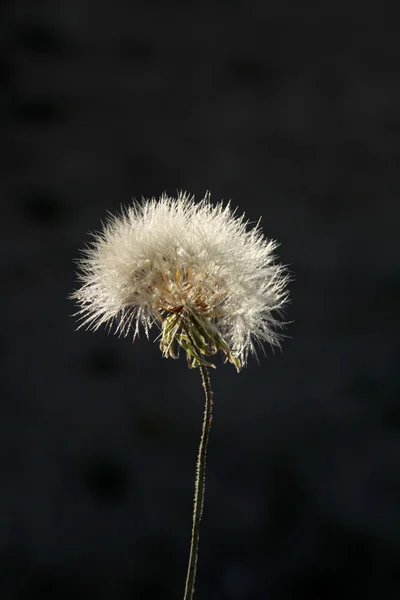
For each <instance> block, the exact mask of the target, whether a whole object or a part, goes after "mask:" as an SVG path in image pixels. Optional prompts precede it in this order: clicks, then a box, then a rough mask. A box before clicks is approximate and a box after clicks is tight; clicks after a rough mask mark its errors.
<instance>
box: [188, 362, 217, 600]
mask: <svg viewBox="0 0 400 600" xmlns="http://www.w3.org/2000/svg"><path fill="white" fill-rule="evenodd" d="M199 369H200V372H201V377H202V381H203V388H204V393H205V397H206V399H205V407H204V419H203V429H202V432H201V438H200V446H199V454H198V457H197V468H196V482H195V487H194V508H193V527H192V540H191V543H190V556H189V565H188V570H187V576H186V588H185V596H184V600H192V598H193V595H194V584H195V580H196V567H197V555H198V549H199V534H200V521H201V516H202V514H203V504H204V491H205V483H206V457H207V446H208V438H209V434H210V428H211V421H212V405H213V393H212V390H211V382H210V376H209V374H208V371H207V367H205V366H203V365H200V366H199Z"/></svg>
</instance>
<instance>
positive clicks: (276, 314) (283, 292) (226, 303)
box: [71, 192, 288, 600]
mask: <svg viewBox="0 0 400 600" xmlns="http://www.w3.org/2000/svg"><path fill="white" fill-rule="evenodd" d="M276 247H277V244H276V242H275V241H274V240H267V239H266V238H265V237H264V236H263V234H262V231H261V229H260V227H259V224H257V225H256V226H255V227H253V228H252V229H249V228H248V221H246V219H245V216H244V215H242V216H237V215H236V212H235V211H232V210H231V207H230V204H229V203H227V204H226V205H224V204H223V203H222V202H220V203H218V204H216V205H213V204H211V201H210V195H209V193H207V194H206V196H205V197H204V199H203V200H201V201H200V202H198V203H196V202H195V201H194V199H193V197H190V196H189V195H188V194H186V193H183V192H181V193H179V194H178V197H177V198H176V199H175V198H170V197H168V196H167V195H166V194H163V195H162V196H161V198H160V199H159V200H156V199H155V198H153V199H151V200H144V201H143V202H142V203H141V204H139V203H133V204H132V205H131V206H129V207H127V208H125V209H123V210H122V212H121V214H120V215H118V216H110V217H109V218H108V220H107V222H106V223H105V225H104V227H103V230H102V231H101V232H99V233H95V234H94V237H93V240H92V242H91V243H90V244H89V245H88V246H87V247H86V249H85V250H84V251H83V256H82V258H81V259H80V260H79V261H78V265H79V274H78V276H79V279H80V282H81V286H80V288H79V289H78V290H77V291H75V292H74V293H73V294H72V295H71V298H72V299H73V300H75V301H76V303H77V304H78V306H79V310H78V312H77V313H76V315H77V316H78V318H79V319H80V325H79V326H80V327H82V326H85V327H87V328H89V329H93V330H96V329H97V328H98V327H100V326H101V325H103V324H104V325H106V326H108V327H109V328H110V329H111V328H112V327H113V325H114V328H115V332H116V333H118V334H119V335H127V334H128V333H129V332H130V331H131V332H133V338H134V339H135V338H136V337H137V336H138V335H139V332H140V330H141V328H143V330H144V332H145V333H146V336H147V337H149V335H150V330H151V329H152V327H153V326H154V325H156V326H157V328H158V331H159V334H158V337H157V339H158V340H159V343H160V349H161V351H162V354H163V356H164V357H172V358H178V356H179V353H180V351H183V352H184V353H185V354H186V357H187V361H188V365H189V367H190V368H194V367H198V368H199V369H200V371H201V375H202V381H203V387H204V390H205V396H206V403H205V404H206V406H205V412H204V421H203V430H202V436H201V442H200V448H199V456H198V463H197V476H196V484H195V500H194V515H193V530H192V542H191V551H190V558H189V567H188V575H187V581H186V590H185V600H189V599H190V598H192V597H193V593H194V582H195V574H196V563H197V551H198V539H199V525H200V520H201V515H202V509H203V501H204V484H205V461H206V451H207V443H208V435H209V430H210V425H211V418H212V391H211V387H210V379H209V373H208V369H207V367H213V368H215V365H214V364H213V362H211V361H212V360H213V358H212V357H213V356H214V355H216V354H217V353H218V352H221V353H222V355H223V357H224V359H225V361H229V362H230V363H231V364H233V365H234V366H235V367H236V369H237V371H240V369H241V368H242V367H243V366H245V365H246V363H247V360H248V357H249V355H250V354H254V355H256V347H257V346H262V344H263V342H267V343H269V344H270V345H271V346H277V345H278V346H279V344H280V339H281V335H280V334H279V330H280V328H281V327H282V326H283V323H282V321H281V320H280V317H281V313H282V308H283V306H284V304H285V303H286V301H287V281H288V277H287V274H286V270H285V268H284V267H283V266H282V265H280V264H279V263H277V262H276V258H275V255H274V251H275V249H276Z"/></svg>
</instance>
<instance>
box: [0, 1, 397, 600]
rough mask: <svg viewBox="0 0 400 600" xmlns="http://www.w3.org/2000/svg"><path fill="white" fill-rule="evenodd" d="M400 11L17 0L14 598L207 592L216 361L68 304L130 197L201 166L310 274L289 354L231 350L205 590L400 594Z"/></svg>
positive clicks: (7, 501) (9, 46)
mask: <svg viewBox="0 0 400 600" xmlns="http://www.w3.org/2000/svg"><path fill="white" fill-rule="evenodd" d="M395 6H396V4H395V3H393V5H390V4H389V3H384V2H379V3H378V2H375V3H374V4H371V3H361V2H360V3H356V2H349V1H346V2H342V1H340V0H339V1H336V2H326V3H320V2H298V1H289V0H288V1H283V2H275V3H268V2H265V1H262V0H259V1H246V2H245V1H236V2H234V1H228V0H225V1H224V0H219V1H217V0H214V1H212V2H211V1H206V0H203V1H202V2H183V1H176V2H171V1H169V2H167V1H165V2H162V1H158V2H151V3H150V2H148V1H145V0H143V1H142V2H136V3H135V2H128V1H127V0H114V1H113V2H109V3H106V2H102V1H97V2H96V1H94V0H86V1H85V0H59V1H53V0H47V1H45V0H42V1H32V0H20V1H14V2H8V3H6V4H3V9H2V14H1V17H0V42H1V57H0V85H1V90H2V91H1V97H0V103H1V115H2V125H1V143H0V158H1V160H0V172H1V179H0V188H1V189H0V193H1V215H0V216H1V230H2V242H1V252H0V261H1V300H2V303H3V308H2V311H1V318H2V325H1V334H0V335H1V340H2V343H1V350H2V354H3V358H2V370H3V375H2V388H3V393H2V396H1V401H0V469H1V471H0V476H1V488H0V595H1V598H2V599H4V600H14V599H15V600H17V599H18V600H19V599H23V600H31V599H32V598H41V599H43V600H47V599H50V598H51V599H55V600H63V599H67V598H68V599H70V598H77V597H86V598H99V599H101V600H102V599H106V598H113V599H115V600H128V599H133V598H135V599H136V598H138V599H142V598H143V599H146V598H162V599H163V600H167V599H176V598H180V597H182V595H183V587H184V580H185V574H186V566H187V559H188V548H189V539H190V530H191V510H192V494H193V480H194V467H195V460H196V454H197V447H198V440H199V434H200V428H201V420H202V409H203V395H202V389H201V383H200V377H199V374H198V372H196V371H189V370H188V369H187V367H186V364H185V361H184V360H183V359H181V360H180V361H177V362H174V361H171V360H163V359H162V358H161V356H160V352H159V350H158V346H157V344H150V343H148V342H147V341H146V340H145V338H144V336H143V339H142V338H141V339H140V340H139V341H137V342H135V344H132V343H131V339H129V338H127V339H117V338H116V337H113V336H107V335H106V333H105V332H104V331H98V332H97V333H96V334H94V333H88V332H86V331H82V330H80V331H78V332H76V331H75V326H76V323H75V321H74V319H73V318H72V317H71V314H72V313H73V312H74V306H73V304H72V303H71V302H70V301H69V300H67V295H68V294H69V293H71V292H72V291H73V290H74V289H75V288H76V286H77V282H76V277H75V274H74V270H75V267H74V264H73V259H75V258H77V256H78V250H79V248H81V247H82V246H83V245H84V243H85V242H87V241H88V239H89V236H88V231H89V230H95V229H98V228H99V227H100V226H101V223H100V221H101V219H103V218H104V217H105V214H106V211H107V210H110V211H112V212H115V211H117V210H119V207H120V205H121V204H127V203H129V202H130V201H131V198H132V197H135V198H138V199H139V198H140V197H141V196H142V195H143V196H145V197H147V196H159V195H160V194H161V193H162V192H163V191H164V190H166V191H167V192H168V193H169V194H171V195H174V194H175V193H176V190H177V189H184V190H188V191H189V192H191V193H194V194H196V197H197V198H201V197H202V196H203V195H204V193H205V191H206V190H208V189H209V190H211V192H212V198H213V199H214V200H215V201H217V200H220V199H221V198H224V199H226V200H227V199H229V198H231V199H232V203H233V205H234V206H238V207H239V210H240V212H243V211H245V212H246V214H247V216H248V218H249V219H251V220H252V221H255V220H256V219H258V217H259V216H260V215H262V216H263V221H262V224H263V228H264V231H265V233H266V235H267V236H269V237H273V238H276V239H278V240H279V241H280V242H281V247H280V249H279V254H280V258H281V261H282V262H284V263H288V264H290V268H291V270H292V272H293V273H294V275H295V281H294V282H293V283H292V284H291V297H292V303H291V305H290V307H289V309H288V313H287V318H288V319H289V320H293V321H294V323H292V324H291V325H290V326H289V327H288V329H287V334H288V336H290V337H288V339H286V340H285V341H284V345H283V353H282V354H281V353H280V352H277V353H275V354H273V353H272V352H271V351H270V349H267V353H268V358H267V359H265V358H264V357H262V356H261V357H260V365H259V366H258V365H257V363H256V361H254V360H252V361H251V362H250V363H249V365H248V368H247V369H245V370H244V371H242V372H241V373H240V374H239V375H237V374H236V372H235V370H234V368H233V367H231V366H229V365H226V366H222V365H221V364H219V365H218V369H217V371H215V372H213V373H212V382H213V386H214V390H215V414H214V424H213V430H212V436H211V445H210V449H209V462H208V483H207V493H206V504H205V511H204V518H203V522H202V531H201V540H200V558H199V565H198V567H199V568H198V583H197V594H196V598H198V599H199V600H201V599H207V600H217V599H218V600H224V599H227V600H228V599H231V600H242V599H243V600H247V599H248V600H264V599H268V600H283V599H294V600H297V599H300V600H301V599H303V598H304V599H307V600H312V599H319V598H324V599H327V600H330V599H342V598H354V599H357V600H358V599H361V598H362V599H370V598H371V599H375V598H379V599H380V598H384V599H385V600H392V599H395V598H398V597H399V591H400V585H399V577H400V576H399V572H398V567H399V560H398V559H399V556H400V547H399V546H400V511H399V505H400V480H399V466H400V442H399V419H400V410H399V378H398V363H397V361H396V359H398V357H399V353H398V345H397V332H396V329H397V326H398V324H399V316H398V315H399V308H398V301H397V299H398V292H399V287H400V285H399V284H400V278H399V262H400V261H399V252H398V232H399V219H398V217H399V211H398V210H396V204H397V203H398V197H399V191H400V176H399V159H400V145H399V138H400V112H399V106H400V78H399V72H400V43H399V21H398V20H397V19H396V18H395V13H394V11H392V10H391V8H394V7H395ZM396 363H397V364H396ZM396 367H397V369H396Z"/></svg>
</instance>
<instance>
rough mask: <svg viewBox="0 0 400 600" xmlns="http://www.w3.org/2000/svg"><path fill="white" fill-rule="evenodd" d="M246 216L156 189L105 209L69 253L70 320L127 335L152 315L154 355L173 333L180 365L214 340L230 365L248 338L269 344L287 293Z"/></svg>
mask: <svg viewBox="0 0 400 600" xmlns="http://www.w3.org/2000/svg"><path fill="white" fill-rule="evenodd" d="M247 225H248V222H247V221H246V220H245V217H244V215H243V216H241V217H237V216H236V215H235V212H232V210H231V208H230V204H229V203H228V204H226V205H223V203H222V202H221V203H219V204H217V205H212V204H211V202H210V195H209V193H207V194H206V196H205V197H204V199H203V200H201V201H200V202H198V203H196V202H195V201H194V199H193V197H189V195H188V194H186V193H183V192H181V193H179V194H178V197H177V198H176V199H175V198H170V197H168V196H167V195H166V194H163V195H162V196H161V198H160V199H159V200H156V199H155V198H152V199H151V200H144V201H143V202H142V203H141V204H139V203H137V202H134V203H133V204H132V205H131V206H129V207H127V208H125V209H123V210H122V212H121V214H120V215H117V216H111V217H109V219H108V221H107V222H106V224H105V225H104V227H103V230H102V231H101V232H99V233H95V234H94V238H93V240H92V242H91V243H90V244H89V245H88V246H87V247H86V248H85V249H84V250H83V257H82V258H81V259H80V260H79V261H78V265H79V273H78V276H79V279H80V281H81V287H80V288H79V289H78V290H77V291H76V292H74V293H73V294H72V295H71V298H72V299H74V300H75V301H76V302H77V304H78V305H79V311H78V312H77V313H76V314H77V315H78V316H79V318H80V319H81V324H80V326H87V327H88V328H91V329H93V330H95V329H97V328H98V327H99V326H100V325H102V324H107V325H108V326H110V327H111V326H112V324H113V323H115V325H116V328H115V329H116V333H119V334H123V335H126V334H127V333H128V332H129V330H131V329H133V331H134V337H136V335H138V333H139V327H140V325H142V326H143V328H144V330H145V332H146V335H147V336H148V335H149V330H150V329H151V327H152V326H153V324H155V323H157V324H158V325H159V326H160V328H161V335H160V338H161V349H162V350H163V353H164V355H166V356H167V355H169V356H173V357H175V354H174V345H176V343H177V345H178V349H179V346H181V347H182V348H184V350H185V351H186V353H187V357H188V360H189V365H190V366H198V365H199V364H204V365H210V366H213V365H211V364H210V363H209V362H207V361H206V360H205V358H204V357H205V356H209V355H211V354H215V353H216V352H217V351H218V350H221V351H222V352H223V353H224V354H225V356H226V358H227V359H228V360H230V362H232V363H233V364H235V366H236V367H237V369H238V370H239V369H240V367H241V366H242V365H244V364H245V363H246V361H247V357H248V354H249V352H253V353H255V342H258V343H261V342H264V341H265V342H268V343H270V344H271V345H272V346H274V345H279V340H280V337H281V336H280V335H279V334H278V333H277V329H279V328H280V327H282V325H283V323H282V322H281V321H280V319H278V318H277V316H278V317H279V316H280V313H281V309H282V307H283V305H284V304H285V302H286V301H287V295H288V294H287V287H286V286H287V281H288V276H287V274H286V270H285V268H284V267H283V266H282V265H280V264H277V263H276V260H275V256H274V250H275V248H276V246H277V244H276V242H274V241H273V240H267V239H265V238H264V237H263V235H262V232H261V229H260V227H259V225H258V224H257V225H256V226H255V227H254V228H253V229H250V230H249V229H248V227H247Z"/></svg>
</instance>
